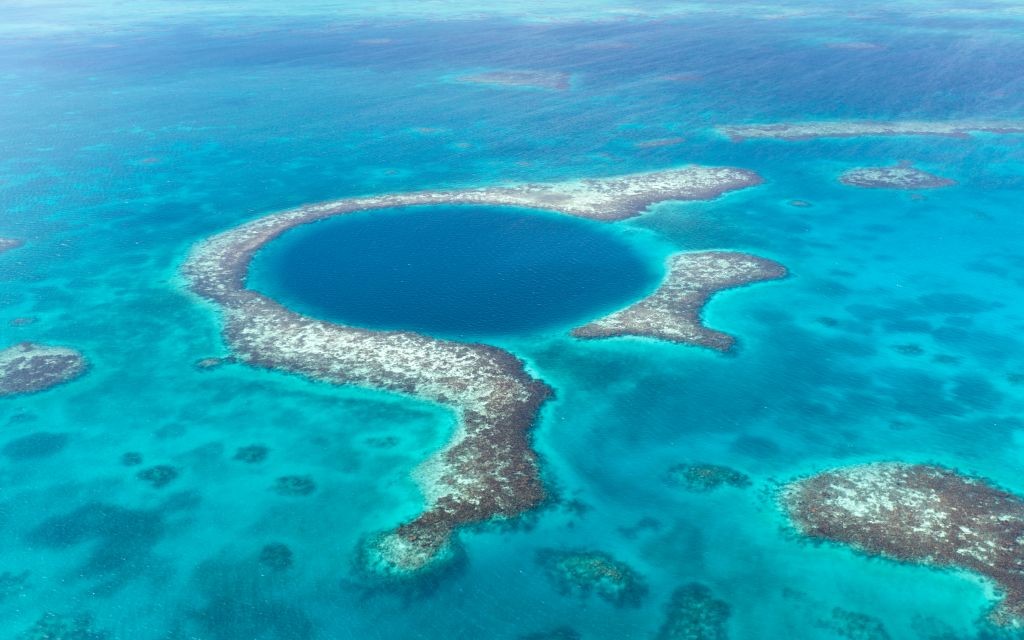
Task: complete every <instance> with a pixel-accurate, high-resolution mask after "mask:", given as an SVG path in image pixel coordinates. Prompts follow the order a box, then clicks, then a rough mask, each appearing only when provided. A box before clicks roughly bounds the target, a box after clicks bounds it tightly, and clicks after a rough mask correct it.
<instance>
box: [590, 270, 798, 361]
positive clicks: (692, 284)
mask: <svg viewBox="0 0 1024 640" xmlns="http://www.w3.org/2000/svg"><path fill="white" fill-rule="evenodd" d="M785 275H786V268H785V267H783V266H782V265H781V264H779V263H777V262H773V261H772V260H767V259H765V258H759V257H757V256H753V255H750V254H746V253H736V252H731V251H702V252H697V253H682V254H677V255H674V256H672V257H671V258H670V259H669V264H668V274H667V275H666V276H665V279H664V281H663V282H662V283H661V286H659V287H658V289H657V290H656V291H655V292H654V293H652V294H651V295H649V296H647V297H646V298H644V299H643V300H640V301H639V302H637V303H635V304H633V305H631V306H629V307H626V308H625V309H622V310H621V311H616V312H614V313H612V314H610V315H607V316H605V317H603V318H600V319H598V320H595V321H593V322H591V323H588V324H585V325H583V326H581V327H577V328H576V329H573V331H572V335H574V336H576V337H577V338H607V337H611V336H627V335H629V336H643V337H648V338H656V339H659V340H667V341H669V342H679V343H683V344H691V345H696V346H701V347H708V348H709V349H716V350H718V351H728V350H729V349H731V348H732V346H733V344H735V342H736V340H735V338H733V337H732V336H730V335H728V334H725V333H722V332H721V331H715V330H714V329H709V328H707V327H705V326H704V325H703V324H702V323H701V315H700V314H701V309H703V308H704V305H705V304H706V303H707V301H708V300H709V299H710V298H711V296H713V295H714V294H715V293H717V292H719V291H722V290H723V289H731V288H734V287H742V286H744V285H748V284H752V283H755V282H764V281H766V280H776V279H779V278H782V277H784V276H785Z"/></svg>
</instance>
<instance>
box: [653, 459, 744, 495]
mask: <svg viewBox="0 0 1024 640" xmlns="http://www.w3.org/2000/svg"><path fill="white" fill-rule="evenodd" d="M666 480H667V481H668V483H669V484H671V485H673V486H677V487H681V488H683V489H685V490H687V491H694V492H705V491H711V490H712V489H717V488H719V487H735V488H737V489H745V488H747V487H749V486H750V478H748V477H747V475H746V474H745V473H741V472H739V471H736V470H735V469H732V468H730V467H726V466H723V465H720V464H708V463H694V464H677V465H674V466H672V467H671V468H670V469H669V470H668V474H667V478H666Z"/></svg>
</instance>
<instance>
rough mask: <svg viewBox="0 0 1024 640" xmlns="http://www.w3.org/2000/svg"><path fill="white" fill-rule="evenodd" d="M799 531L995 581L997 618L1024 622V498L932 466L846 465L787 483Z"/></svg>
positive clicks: (785, 499)
mask: <svg viewBox="0 0 1024 640" xmlns="http://www.w3.org/2000/svg"><path fill="white" fill-rule="evenodd" d="M780 499H781V504H782V506H783V508H784V509H785V511H786V512H787V513H788V514H789V517H790V519H791V520H792V522H793V525H794V526H795V527H796V529H797V530H798V531H799V532H800V533H802V534H804V535H806V536H808V537H810V538H814V539H819V540H830V541H833V542H839V543H843V544H846V545H849V546H851V547H853V548H855V549H857V550H860V551H863V552H865V553H869V554H875V555H881V556H885V557H888V558H893V559H896V560H901V561H904V562H912V563H918V564H926V565H930V566H937V567H959V568H963V569H967V570H970V571H973V572H976V573H978V574H980V575H982V576H985V577H986V578H989V579H990V580H992V581H993V582H994V583H996V584H997V585H998V586H999V588H1000V590H1001V591H1002V600H1001V602H1000V603H999V604H998V606H996V607H995V608H994V609H993V611H992V613H991V614H990V618H991V619H992V621H993V622H995V623H996V624H1001V625H1010V626H1019V625H1021V624H1024V571H1022V570H1021V568H1022V560H1021V558H1024V500H1022V499H1021V498H1020V497H1018V496H1016V495H1013V494H1011V493H1008V492H1006V491H1003V490H1002V489H999V488H997V487H995V486H993V485H992V484H991V483H989V482H988V481H987V480H984V479H982V478H976V477H971V476H965V475H962V474H960V473H957V472H956V471H953V470H952V469H947V468H944V467H939V466H934V465H926V464H904V463H899V462H881V463H873V464H864V465H856V466H852V467H844V468H840V469H836V470H833V471H827V472H824V473H820V474H818V475H814V476H810V477H808V478H803V479H800V480H796V481H794V482H792V483H790V484H788V485H786V486H785V487H784V488H783V490H782V492H781V495H780Z"/></svg>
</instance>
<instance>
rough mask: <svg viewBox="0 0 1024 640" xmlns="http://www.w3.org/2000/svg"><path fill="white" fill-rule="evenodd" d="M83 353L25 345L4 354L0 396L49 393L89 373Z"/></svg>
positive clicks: (0, 357) (1, 354)
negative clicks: (48, 390) (58, 386)
mask: <svg viewBox="0 0 1024 640" xmlns="http://www.w3.org/2000/svg"><path fill="white" fill-rule="evenodd" d="M85 368H86V361H85V357H84V356H82V354H81V353H79V352H78V351H76V350H74V349H69V348H67V347H54V346H48V345H41V344H33V343H31V342H23V343H21V344H16V345H14V346H13V347H8V348H6V349H4V350H2V351H0V396H7V395H14V394H20V393H34V392H36V391H45V390H46V389H49V388H51V387H55V386H57V385H59V384H61V383H64V382H68V381H69V380H72V379H74V378H77V377H78V376H80V375H82V374H83V373H84V372H85Z"/></svg>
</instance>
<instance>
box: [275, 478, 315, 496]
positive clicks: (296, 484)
mask: <svg viewBox="0 0 1024 640" xmlns="http://www.w3.org/2000/svg"><path fill="white" fill-rule="evenodd" d="M274 491H276V492H277V493H278V494H280V495H282V496H308V495H310V494H312V493H313V492H314V491H316V483H315V482H313V478H312V477H311V476H281V477H280V478H278V479H277V480H275V481H274Z"/></svg>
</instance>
